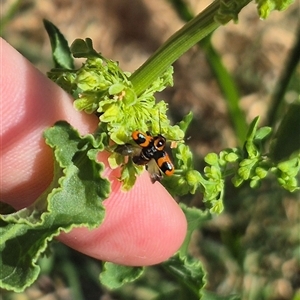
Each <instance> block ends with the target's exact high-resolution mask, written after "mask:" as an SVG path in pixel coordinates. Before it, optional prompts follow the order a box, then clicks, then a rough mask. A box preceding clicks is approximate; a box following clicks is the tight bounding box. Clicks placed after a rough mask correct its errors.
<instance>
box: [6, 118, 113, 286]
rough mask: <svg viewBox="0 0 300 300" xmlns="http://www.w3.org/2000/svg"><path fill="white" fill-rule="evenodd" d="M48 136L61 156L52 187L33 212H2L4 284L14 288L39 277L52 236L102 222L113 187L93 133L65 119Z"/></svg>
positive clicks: (46, 133) (51, 129)
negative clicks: (81, 131) (80, 131)
mask: <svg viewBox="0 0 300 300" xmlns="http://www.w3.org/2000/svg"><path fill="white" fill-rule="evenodd" d="M45 137H46V141H47V143H48V144H49V145H51V147H53V148H54V149H55V151H54V154H55V158H56V159H57V162H56V163H55V170H54V174H55V176H54V179H53V182H52V184H51V186H50V188H49V189H48V191H47V192H46V193H43V194H42V195H41V197H39V199H38V200H37V203H36V204H35V205H33V209H32V210H31V212H32V214H28V215H26V214H24V213H23V211H20V212H17V213H14V214H12V215H5V216H4V215H0V236H1V239H0V269H1V272H0V287H2V288H4V289H7V290H14V291H16V292H20V291H23V290H24V289H25V288H26V287H28V286H29V285H31V284H32V282H34V280H36V278H37V276H38V274H39V271H40V270H39V267H38V266H37V265H36V261H37V259H38V258H39V257H40V255H41V254H42V253H43V252H44V251H45V250H46V248H47V246H48V243H49V242H50V241H51V240H52V239H53V237H55V236H57V235H58V234H59V233H60V232H61V231H65V232H68V231H70V230H71V229H72V228H74V227H79V226H87V227H88V228H95V227H97V226H99V225H100V224H101V222H102V221H103V219H104V207H103V206H102V201H103V200H105V199H107V197H108V195H109V192H110V184H109V182H108V181H107V180H106V179H104V178H102V177H101V176H100V175H101V172H102V171H103V168H104V166H103V164H100V163H98V162H97V161H96V153H97V152H96V151H94V150H95V149H93V148H92V147H91V144H96V145H97V144H98V145H99V146H100V142H99V141H96V140H94V141H93V142H91V140H92V139H93V137H92V136H91V135H87V136H85V137H81V136H80V135H79V134H78V132H77V131H76V130H74V129H73V128H72V127H71V126H70V125H69V124H68V123H66V122H58V123H56V125H55V126H54V127H52V128H49V129H48V130H46V131H45ZM99 139H100V138H99ZM100 148H101V147H100ZM18 213H19V214H20V215H18ZM22 218H23V220H22Z"/></svg>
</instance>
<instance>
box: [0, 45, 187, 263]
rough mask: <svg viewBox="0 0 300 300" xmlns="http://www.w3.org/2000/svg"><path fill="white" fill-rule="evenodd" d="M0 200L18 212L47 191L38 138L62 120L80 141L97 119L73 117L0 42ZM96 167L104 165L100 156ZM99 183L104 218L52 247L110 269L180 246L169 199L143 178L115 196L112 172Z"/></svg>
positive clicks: (45, 153)
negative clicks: (103, 190)
mask: <svg viewBox="0 0 300 300" xmlns="http://www.w3.org/2000/svg"><path fill="white" fill-rule="evenodd" d="M0 54H1V55H0V59H1V61H0V65H1V69H0V103H1V106H0V107H1V110H0V122H1V126H0V148H1V152H0V162H1V164H0V193H1V201H3V202H6V203H9V204H10V205H12V206H13V207H15V208H16V209H21V208H24V207H26V206H28V205H30V204H31V203H33V202H34V201H35V199H36V198H37V197H38V196H39V195H40V194H41V193H42V192H43V190H45V188H46V187H47V186H48V185H49V184H50V182H51V179H52V176H53V157H52V150H51V149H50V148H49V147H48V146H47V145H46V144H45V142H44V139H43V137H42V133H43V131H44V130H45V129H46V128H48V127H50V126H52V125H53V124H54V123H55V122H56V121H58V120H66V121H68V122H69V123H70V124H71V125H72V126H73V127H75V128H77V129H78V130H79V132H80V133H81V134H86V133H89V132H93V131H94V130H95V128H96V126H97V122H98V120H97V118H96V117H95V116H94V115H87V114H84V113H80V112H77V111H75V110H74V108H73V106H72V99H71V98H70V96H69V95H68V94H66V93H65V92H64V91H63V90H62V89H60V88H59V87H58V86H57V85H55V84H54V83H53V82H51V81H50V80H49V79H48V78H47V77H46V76H45V75H43V74H42V73H40V72H39V71H38V70H37V69H35V68H34V66H33V65H31V64H30V62H28V61H27V60H26V59H25V58H24V57H22V56H21V54H19V53H18V52H17V51H16V50H15V49H13V48H12V47H11V46H10V45H9V44H8V43H7V42H6V41H4V40H2V39H0ZM98 159H99V160H100V161H103V162H104V163H105V164H106V165H107V155H106V154H103V153H102V155H99V157H98ZM105 176H107V178H108V179H109V180H110V181H111V182H112V193H111V195H110V197H109V198H108V199H106V200H105V201H104V206H105V208H106V216H105V220H104V222H103V223H102V224H101V226H100V227H99V228H97V229H94V230H91V231H89V230H87V229H86V228H78V229H74V230H72V231H71V232H70V233H68V234H65V233H63V234H61V235H60V236H59V237H58V239H59V240H60V241H61V242H63V243H65V244H66V245H68V246H70V247H72V248H74V249H76V250H78V251H80V252H83V253H85V254H87V255H89V256H92V257H95V258H98V259H101V260H105V261H111V262H114V263H119V264H124V265H132V266H146V265H152V264H157V263H160V262H162V261H164V260H166V259H168V258H169V257H170V256H172V255H173V254H174V253H175V252H176V251H177V250H178V248H179V247H180V246H181V244H182V242H183V240H184V238H185V234H186V228H187V223H186V219H185V216H184V214H183V212H182V211H181V209H180V207H179V206H178V204H177V203H176V202H175V201H174V199H173V198H172V197H171V196H170V195H169V194H168V193H167V191H166V190H165V189H164V188H163V187H162V186H161V185H160V184H159V183H158V182H157V183H155V184H152V183H151V181H150V178H149V174H147V172H144V173H143V174H142V175H141V176H140V177H139V178H138V180H137V183H136V184H135V186H134V188H133V189H132V190H131V191H129V192H127V193H125V192H122V191H121V190H120V183H119V182H118V180H117V176H118V170H117V171H116V170H114V171H113V170H111V169H109V168H108V167H107V168H106V171H105Z"/></svg>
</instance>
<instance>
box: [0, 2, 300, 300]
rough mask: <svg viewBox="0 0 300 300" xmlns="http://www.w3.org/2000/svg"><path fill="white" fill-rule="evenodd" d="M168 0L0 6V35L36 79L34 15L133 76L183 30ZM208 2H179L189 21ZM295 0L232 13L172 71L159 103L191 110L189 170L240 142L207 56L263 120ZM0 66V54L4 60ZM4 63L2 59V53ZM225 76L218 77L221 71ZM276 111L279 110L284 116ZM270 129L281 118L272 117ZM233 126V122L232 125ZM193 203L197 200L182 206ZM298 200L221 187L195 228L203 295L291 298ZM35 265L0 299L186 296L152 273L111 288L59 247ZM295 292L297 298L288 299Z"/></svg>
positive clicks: (38, 30)
mask: <svg viewBox="0 0 300 300" xmlns="http://www.w3.org/2000/svg"><path fill="white" fill-rule="evenodd" d="M174 2H177V1H171V0H169V1H167V0H165V1H150V0H131V1H122V0H101V1H100V0H86V1H71V0H52V1H47V0H40V1H37V0H23V1H20V0H18V1H16V0H2V1H1V9H0V13H1V23H0V24H1V28H0V33H1V36H2V37H3V38H4V39H5V40H6V41H8V42H9V43H10V44H11V45H12V46H13V47H15V48H16V49H17V50H18V51H19V52H20V53H22V54H23V55H24V56H25V57H26V58H27V59H28V60H30V61H31V62H32V63H33V64H34V65H35V66H36V67H37V68H38V69H39V70H41V72H43V73H46V72H47V71H48V70H50V69H51V68H52V66H53V65H52V58H51V48H50V43H49V40H48V36H47V34H46V31H45V29H44V27H43V19H47V20H49V21H51V22H52V23H54V24H55V25H56V26H57V27H58V28H59V29H60V31H61V32H62V33H63V34H64V36H65V37H66V39H67V40H68V41H69V43H70V44H71V42H72V41H73V40H74V39H76V38H86V37H90V38H91V39H92V40H93V43H94V48H95V49H96V50H97V51H99V52H101V53H102V54H103V55H104V56H105V57H107V58H110V59H113V60H116V61H119V63H120V66H121V68H122V69H123V70H124V71H130V72H134V70H136V69H137V68H138V67H139V66H140V65H141V64H143V62H144V61H145V60H146V59H147V58H148V57H149V56H150V55H151V54H152V53H153V52H154V51H155V50H156V49H157V48H158V47H159V46H160V45H162V44H163V43H164V41H166V40H167V38H168V37H169V36H171V35H172V34H173V33H174V32H176V31H177V30H178V29H180V28H181V27H182V26H183V25H184V23H185V19H184V16H183V14H182V11H183V10H182V9H181V10H180V9H179V10H178V8H176V6H175V5H174ZM211 2H212V1H208V0H202V1H196V0H185V1H183V3H184V4H185V6H184V7H185V9H187V10H188V11H189V12H190V13H191V14H193V15H196V14H198V13H199V12H200V11H202V10H203V9H204V8H205V7H206V6H207V5H208V4H210V3H211ZM299 32H300V31H299V2H298V1H296V2H295V3H294V4H293V5H291V6H290V7H289V8H288V10H286V11H284V12H272V13H271V16H270V17H269V18H268V19H267V20H265V21H262V20H260V19H259V17H258V15H257V12H256V7H255V5H254V4H250V5H248V6H247V7H246V8H244V9H243V10H242V12H241V13H240V15H239V22H238V24H234V23H233V22H230V23H229V24H227V25H226V26H223V27H220V28H218V29H217V30H216V31H215V32H214V33H213V34H212V36H211V37H210V40H209V43H210V44H209V45H210V47H207V43H204V42H203V43H202V44H201V45H202V46H201V45H200V46H199V45H197V46H195V47H193V48H192V49H190V50H189V51H188V52H187V53H185V54H184V55H183V56H182V57H181V58H180V59H179V60H178V61H177V62H176V63H175V64H174V87H170V88H168V89H167V90H165V91H164V92H163V93H160V94H159V95H158V96H157V99H158V100H160V99H164V100H165V101H166V102H168V103H169V108H170V118H171V119H172V120H173V122H174V123H175V122H178V121H180V120H181V119H182V118H183V116H184V115H185V114H187V113H188V112H189V111H193V113H194V120H193V122H192V124H191V128H190V129H189V132H188V136H190V139H189V140H188V144H189V145H190V147H191V148H192V150H193V152H194V154H195V164H196V166H197V169H199V170H202V169H203V157H204V156H205V155H206V154H207V153H208V152H219V151H221V150H222V149H224V148H227V147H235V146H237V145H238V143H239V140H238V138H237V134H236V133H237V131H238V127H239V125H238V124H237V123H235V122H234V121H233V116H232V115H231V114H230V113H229V112H228V101H229V100H228V99H226V97H225V96H224V93H223V92H222V91H223V90H222V88H221V87H220V81H221V80H222V74H221V76H220V72H219V73H218V74H216V72H215V69H214V68H213V66H212V60H211V58H212V57H213V56H212V55H211V52H210V51H211V48H212V49H213V53H214V54H216V55H217V60H220V61H221V62H223V64H224V66H225V68H226V70H227V72H228V73H229V74H230V76H231V79H232V80H233V82H234V87H235V91H236V92H237V93H238V95H239V107H240V114H241V115H243V116H244V119H245V120H246V122H247V123H248V124H249V123H250V122H251V121H252V120H253V118H254V117H256V116H258V115H259V116H260V117H261V121H260V126H264V125H270V124H269V123H270V116H269V113H270V110H272V105H273V98H272V97H273V96H274V93H275V91H276V89H278V87H279V86H280V84H281V81H282V76H283V75H282V74H284V73H285V72H287V71H286V67H287V65H288V62H289V59H290V57H291V53H292V51H293V49H294V47H295V45H296V44H297V39H299ZM2 59H6V58H2ZM7 59H9V58H7ZM224 76H227V75H224ZM299 80H300V68H299V65H298V67H297V68H296V72H294V74H293V76H292V78H291V80H290V83H289V86H288V88H287V92H286V93H285V96H284V99H283V103H284V105H288V104H289V103H291V102H292V101H293V100H294V99H296V97H297V95H299V89H300V88H299V85H300V84H299ZM283 114H284V109H283V110H282V115H283ZM274 120H275V122H273V124H272V125H274V124H276V122H278V121H280V119H276V118H275V119H274V118H273V121H274ZM241 126H242V124H241ZM183 200H184V201H185V202H186V203H188V204H190V205H194V206H198V207H201V206H202V201H201V200H202V199H201V195H199V194H197V195H194V196H192V197H188V198H185V199H183ZM299 221H300V204H299V193H298V194H297V193H296V194H290V193H288V192H285V191H283V190H282V189H280V188H279V187H278V185H277V183H276V181H275V180H274V179H272V178H270V179H269V180H266V181H265V182H264V184H263V185H262V186H261V187H260V188H259V189H255V190H252V189H250V188H248V187H247V186H243V187H241V188H239V189H233V188H232V185H231V184H230V182H228V187H227V190H226V197H225V212H224V213H223V214H222V215H220V216H217V217H215V218H214V219H213V220H211V221H209V222H208V223H207V224H205V226H204V227H203V228H201V229H200V230H199V231H198V232H195V234H194V238H193V242H192V245H191V249H190V251H191V254H192V255H193V256H195V257H199V259H200V260H201V261H202V262H203V263H204V265H205V268H206V270H207V272H208V285H207V289H208V290H211V291H214V292H217V293H218V294H219V295H228V294H231V293H239V294H242V295H243V296H242V299H245V300H248V299H249V300H251V299H256V300H259V299H267V300H269V299H270V300H273V299H274V300H281V299H282V300H285V299H287V300H289V299H295V300H296V299H300V267H299V263H300V229H299ZM52 249H53V252H52V254H51V255H50V256H49V257H48V258H44V259H42V260H41V262H40V264H41V266H42V270H43V271H42V275H41V276H40V279H39V280H38V281H37V282H36V283H35V284H34V285H33V286H32V287H30V288H29V289H27V290H26V291H25V292H24V293H19V294H16V293H8V292H4V291H3V293H2V296H1V295H0V297H3V299H79V300H80V299H90V300H94V299H95V300H96V299H101V300H111V299H141V300H144V299H145V300H147V299H174V300H175V299H185V298H180V297H182V295H180V293H178V291H179V290H180V289H181V287H180V286H178V284H177V283H176V281H174V279H172V278H169V276H168V275H167V274H165V273H164V271H163V270H161V269H160V268H159V267H153V268H149V269H147V271H146V273H145V275H144V276H143V277H142V278H141V279H140V280H138V281H137V282H135V283H133V284H128V285H126V286H125V287H123V288H121V289H119V290H117V291H114V292H111V291H108V290H106V289H105V288H104V287H102V286H101V285H100V284H99V283H98V275H99V272H100V270H101V264H100V262H98V261H95V260H93V259H91V258H88V257H86V256H83V255H81V254H79V253H77V252H75V251H73V250H71V249H69V248H67V247H65V246H63V245H60V244H59V243H53V246H52ZM297 297H298V298H297Z"/></svg>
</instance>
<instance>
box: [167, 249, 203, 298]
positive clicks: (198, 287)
mask: <svg viewBox="0 0 300 300" xmlns="http://www.w3.org/2000/svg"><path fill="white" fill-rule="evenodd" d="M162 265H163V267H164V268H165V269H166V270H167V271H168V272H169V273H171V274H172V275H173V276H174V277H175V278H177V280H178V281H179V282H180V283H182V284H184V285H185V286H187V287H188V288H189V289H190V290H191V291H192V292H193V293H194V295H195V296H197V297H199V299H200V298H201V294H202V289H203V288H204V286H205V284H206V278H205V271H204V269H203V266H202V263H201V262H200V261H199V260H198V259H196V258H191V257H189V258H188V257H186V256H185V257H181V256H180V255H179V254H176V255H174V256H173V257H171V258H170V259H169V260H167V261H166V262H164V263H163V264H162Z"/></svg>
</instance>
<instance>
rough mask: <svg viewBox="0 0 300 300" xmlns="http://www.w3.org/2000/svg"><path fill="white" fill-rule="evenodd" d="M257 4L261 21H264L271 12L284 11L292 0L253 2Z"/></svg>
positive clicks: (257, 0)
mask: <svg viewBox="0 0 300 300" xmlns="http://www.w3.org/2000/svg"><path fill="white" fill-rule="evenodd" d="M255 2H256V3H257V4H258V6H257V8H258V13H259V15H260V17H261V18H262V19H266V18H267V17H268V16H269V14H270V13H271V12H272V11H273V10H279V11H282V10H285V9H287V8H288V7H289V6H290V5H291V4H292V3H294V2H295V1H294V0H272V1H270V0H255Z"/></svg>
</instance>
